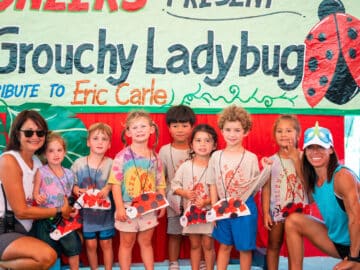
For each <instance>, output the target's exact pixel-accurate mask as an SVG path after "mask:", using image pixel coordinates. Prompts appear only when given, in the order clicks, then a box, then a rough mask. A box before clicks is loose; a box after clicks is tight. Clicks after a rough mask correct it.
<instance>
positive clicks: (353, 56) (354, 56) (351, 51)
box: [349, 48, 356, 59]
mask: <svg viewBox="0 0 360 270" xmlns="http://www.w3.org/2000/svg"><path fill="white" fill-rule="evenodd" d="M349 56H350V58H351V59H355V58H356V50H355V49H353V48H351V49H350V50H349Z"/></svg>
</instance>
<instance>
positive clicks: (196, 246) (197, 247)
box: [189, 234, 201, 270]
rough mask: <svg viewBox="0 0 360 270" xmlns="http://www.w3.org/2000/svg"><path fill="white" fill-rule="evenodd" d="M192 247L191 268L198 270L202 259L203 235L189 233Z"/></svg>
mask: <svg viewBox="0 0 360 270" xmlns="http://www.w3.org/2000/svg"><path fill="white" fill-rule="evenodd" d="M189 239H190V244H191V249H190V261H191V269H194V270H198V269H199V267H200V260H201V235H199V234H190V235H189Z"/></svg>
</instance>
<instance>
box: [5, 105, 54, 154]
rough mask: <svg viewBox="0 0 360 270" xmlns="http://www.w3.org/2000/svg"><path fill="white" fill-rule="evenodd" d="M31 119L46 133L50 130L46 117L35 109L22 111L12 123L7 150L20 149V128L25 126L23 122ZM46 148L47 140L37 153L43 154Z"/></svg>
mask: <svg viewBox="0 0 360 270" xmlns="http://www.w3.org/2000/svg"><path fill="white" fill-rule="evenodd" d="M28 119H31V120H32V121H34V123H35V124H36V125H37V126H38V128H39V129H41V130H43V131H44V132H45V134H47V133H48V132H49V128H48V125H47V123H46V121H45V119H44V118H43V117H42V116H41V115H40V114H39V113H38V112H37V111H33V110H24V111H22V112H20V113H19V114H18V115H17V116H16V117H15V119H14V122H13V123H12V125H11V128H10V134H9V142H8V144H7V145H6V148H5V150H6V151H9V150H15V151H19V150H20V147H21V144H20V140H19V138H20V129H21V127H22V126H23V124H24V123H25V122H26V121H27V120H28ZM45 149H46V140H45V142H44V145H43V146H42V147H40V148H39V149H38V150H37V151H36V152H35V154H37V155H41V154H42V153H44V151H45Z"/></svg>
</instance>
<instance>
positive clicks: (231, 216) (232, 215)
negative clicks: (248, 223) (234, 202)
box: [230, 213, 238, 218]
mask: <svg viewBox="0 0 360 270" xmlns="http://www.w3.org/2000/svg"><path fill="white" fill-rule="evenodd" d="M237 217H238V215H237V214H236V213H231V215H230V218H237Z"/></svg>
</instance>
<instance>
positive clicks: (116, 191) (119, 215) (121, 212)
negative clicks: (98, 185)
mask: <svg viewBox="0 0 360 270" xmlns="http://www.w3.org/2000/svg"><path fill="white" fill-rule="evenodd" d="M111 186H112V187H111V191H112V194H113V197H114V202H115V210H116V211H115V219H117V220H120V221H126V220H127V216H126V212H125V206H124V202H123V198H122V194H121V185H117V184H112V185H111Z"/></svg>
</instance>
